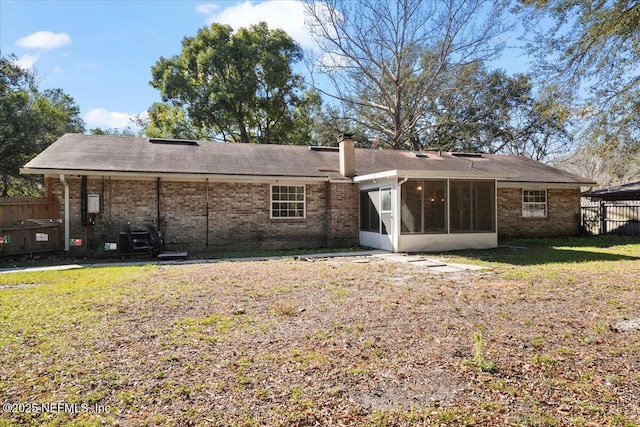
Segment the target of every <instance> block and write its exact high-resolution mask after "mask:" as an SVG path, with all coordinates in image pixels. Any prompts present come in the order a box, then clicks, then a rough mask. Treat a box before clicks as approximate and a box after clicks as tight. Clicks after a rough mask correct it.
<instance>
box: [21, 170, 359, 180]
mask: <svg viewBox="0 0 640 427" xmlns="http://www.w3.org/2000/svg"><path fill="white" fill-rule="evenodd" d="M20 173H21V174H24V175H79V176H109V177H114V178H121V179H126V178H130V179H136V178H137V179H156V178H161V179H167V180H174V181H205V180H209V181H212V182H246V183H249V182H266V183H270V182H282V181H288V182H327V181H332V182H336V181H344V182H352V180H351V179H350V178H345V177H335V176H331V175H326V176H291V175H242V174H238V175H233V174H213V173H173V172H130V171H111V170H109V171H105V170H86V169H50V168H29V167H24V168H21V169H20Z"/></svg>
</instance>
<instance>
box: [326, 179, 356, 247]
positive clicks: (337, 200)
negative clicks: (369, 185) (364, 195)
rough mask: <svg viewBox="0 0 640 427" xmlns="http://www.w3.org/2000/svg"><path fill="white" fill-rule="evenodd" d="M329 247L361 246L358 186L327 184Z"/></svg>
mask: <svg viewBox="0 0 640 427" xmlns="http://www.w3.org/2000/svg"><path fill="white" fill-rule="evenodd" d="M327 193H328V194H329V200H330V202H329V205H328V214H327V218H328V220H329V221H328V234H327V246H328V247H350V246H357V245H358V244H359V239H360V236H359V230H360V224H359V221H360V215H359V213H360V199H359V197H360V190H359V186H358V185H357V184H345V183H333V182H331V183H327Z"/></svg>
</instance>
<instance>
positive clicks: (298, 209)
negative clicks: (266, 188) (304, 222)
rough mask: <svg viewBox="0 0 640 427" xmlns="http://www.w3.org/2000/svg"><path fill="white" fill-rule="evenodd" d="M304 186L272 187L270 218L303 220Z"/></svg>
mask: <svg viewBox="0 0 640 427" xmlns="http://www.w3.org/2000/svg"><path fill="white" fill-rule="evenodd" d="M304 200H305V194H304V185H272V186H271V217H272V218H304V217H305V204H304Z"/></svg>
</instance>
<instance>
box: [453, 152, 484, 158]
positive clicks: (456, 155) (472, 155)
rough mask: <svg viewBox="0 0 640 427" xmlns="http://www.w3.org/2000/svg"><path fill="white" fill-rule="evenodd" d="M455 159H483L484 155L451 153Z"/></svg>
mask: <svg viewBox="0 0 640 427" xmlns="http://www.w3.org/2000/svg"><path fill="white" fill-rule="evenodd" d="M451 155H452V156H454V157H475V158H478V157H482V153H451Z"/></svg>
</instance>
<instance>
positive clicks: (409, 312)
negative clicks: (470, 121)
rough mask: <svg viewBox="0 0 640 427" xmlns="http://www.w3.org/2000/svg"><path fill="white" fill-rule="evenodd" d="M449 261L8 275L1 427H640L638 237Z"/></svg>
mask: <svg viewBox="0 0 640 427" xmlns="http://www.w3.org/2000/svg"><path fill="white" fill-rule="evenodd" d="M429 256H430V257H431V256H433V257H436V256H440V255H434V254H430V255H429ZM441 257H443V258H446V259H447V260H449V261H452V262H453V261H455V262H463V263H476V264H481V265H483V266H486V267H488V269H486V270H482V271H479V272H465V273H457V274H455V275H434V274H431V273H429V271H428V269H427V268H425V267H419V266H416V265H412V264H411V263H394V262H391V261H385V260H382V259H376V258H372V259H354V258H336V259H326V260H317V261H314V262H308V261H294V260H291V259H282V260H273V261H261V262H220V263H215V264H200V265H183V266H157V265H154V266H144V267H139V266H137V267H107V268H99V269H97V268H96V269H82V270H71V271H62V272H60V271H58V272H39V273H10V274H2V275H0V400H1V401H2V402H1V403H3V410H2V412H0V426H13V425H16V426H23V425H33V426H41V425H51V426H62V425H83V426H92V425H96V426H98V425H100V426H102V425H119V426H140V425H175V426H188V425H203V426H232V425H236V426H251V425H269V426H278V425H283V426H312V425H336V426H338V425H349V426H350V425H371V426H396V425H406V426H414V425H425V426H431V425H433V426H442V425H447V426H458V425H485V426H495V425H510V426H511V425H512V426H636V425H640V399H639V396H640V331H638V330H629V331H627V330H622V329H621V328H619V327H618V322H621V321H625V320H627V321H633V320H635V319H639V318H640V292H639V291H640V242H639V241H638V240H631V239H624V238H615V237H603V238H582V239H564V240H520V241H514V242H510V243H509V244H508V245H507V246H504V247H501V248H499V249H496V250H487V251H464V252H459V253H454V254H442V256H441ZM628 323H629V322H628ZM27 411H28V412H27Z"/></svg>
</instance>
